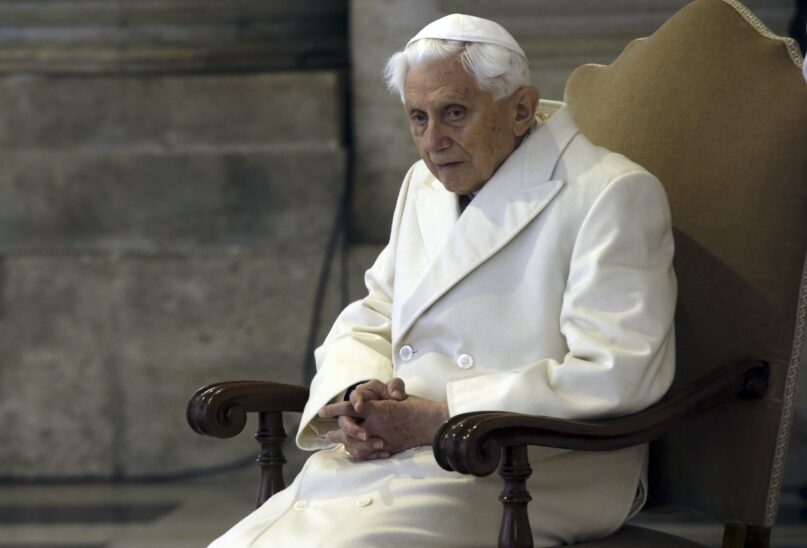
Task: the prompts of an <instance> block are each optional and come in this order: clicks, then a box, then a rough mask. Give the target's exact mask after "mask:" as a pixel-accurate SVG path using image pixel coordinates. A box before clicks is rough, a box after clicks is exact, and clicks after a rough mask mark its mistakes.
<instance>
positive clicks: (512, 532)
mask: <svg viewBox="0 0 807 548" xmlns="http://www.w3.org/2000/svg"><path fill="white" fill-rule="evenodd" d="M499 474H500V475H501V476H502V478H504V489H503V490H502V494H501V495H499V500H500V501H501V502H502V506H504V513H503V515H502V526H501V529H500V531H499V548H532V528H531V527H530V518H529V515H528V514H527V504H528V503H529V502H530V501H531V500H532V497H531V496H530V492H529V491H527V479H528V478H529V477H530V475H531V474H532V468H530V463H529V460H528V458H527V446H526V445H520V446H516V447H505V448H504V457H503V458H502V464H501V466H500V467H499Z"/></svg>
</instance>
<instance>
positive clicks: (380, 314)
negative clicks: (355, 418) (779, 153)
mask: <svg viewBox="0 0 807 548" xmlns="http://www.w3.org/2000/svg"><path fill="white" fill-rule="evenodd" d="M414 169H415V167H414V166H413V167H412V169H410V170H409V173H408V174H407V176H406V178H405V179H404V182H403V185H402V187H401V191H400V194H399V196H398V201H397V204H396V206H395V213H394V214H393V221H392V230H391V232H390V241H389V243H388V244H387V246H386V247H385V248H384V250H383V251H382V252H381V254H380V255H379V256H378V258H377V259H376V261H375V263H374V264H373V266H372V267H370V269H369V270H368V271H367V272H366V273H365V275H364V283H365V286H366V287H367V296H366V297H364V298H363V299H361V300H358V301H356V302H354V303H352V304H350V305H348V306H347V307H346V308H345V309H344V310H343V311H342V313H341V314H339V316H338V317H337V318H336V321H335V322H334V325H333V327H332V328H331V331H330V332H329V333H328V336H327V337H326V339H325V342H324V343H323V344H322V346H320V347H319V348H317V349H316V350H315V351H314V359H315V361H316V365H317V373H316V375H314V378H313V380H312V381H311V389H310V396H309V399H308V403H306V407H305V410H304V411H303V416H302V418H301V421H300V428H299V430H298V432H297V445H298V446H299V447H300V448H301V449H308V450H314V449H324V448H327V447H332V446H333V445H334V444H332V443H330V442H328V441H327V440H325V438H324V434H325V432H327V431H328V430H334V429H336V425H335V422H336V421H335V420H323V419H320V418H319V417H317V412H318V411H319V410H320V409H322V407H323V406H324V405H326V404H327V403H329V402H330V401H332V400H334V398H336V397H339V396H341V395H342V394H343V393H344V391H345V390H346V389H347V388H348V387H349V386H351V385H353V384H356V383H357V382H360V381H364V380H367V379H378V380H380V381H382V382H387V381H388V380H390V379H391V378H392V377H393V366H392V357H391V352H392V343H391V329H392V294H393V283H394V279H395V272H394V270H395V269H394V265H395V257H394V250H395V248H396V240H397V234H398V227H399V225H400V219H401V216H402V215H403V209H404V204H405V202H406V194H407V192H408V188H409V181H410V180H411V176H412V173H413V171H414Z"/></svg>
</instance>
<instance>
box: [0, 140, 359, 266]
mask: <svg viewBox="0 0 807 548" xmlns="http://www.w3.org/2000/svg"><path fill="white" fill-rule="evenodd" d="M344 177H345V152H344V151H343V150H342V149H340V148H337V147H331V146H323V147H289V148H287V149H283V148H279V147H266V148H264V149H262V150H260V149H258V150H256V149H247V150H231V151H226V150H225V151H221V150H201V151H190V152H173V151H157V152H150V151H145V152H141V151H118V152H115V153H104V152H102V153H99V152H97V151H89V152H88V151H44V152H43V151H23V152H9V151H0V196H2V197H3V199H2V200H0V254H7V253H23V252H25V253H29V252H53V253H62V252H77V251H109V252H121V253H125V252H137V253H159V252H167V251H175V252H182V251H192V250H194V249H202V248H211V247H219V248H221V247H236V248H244V247H250V248H257V249H281V248H296V247H301V248H304V249H308V248H311V249H320V248H321V247H322V246H323V245H324V242H325V238H326V237H327V234H328V233H329V231H330V230H331V225H332V223H333V219H334V216H335V214H336V209H337V207H338V203H339V196H340V193H341V191H342V188H343V186H344Z"/></svg>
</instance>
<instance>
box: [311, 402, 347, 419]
mask: <svg viewBox="0 0 807 548" xmlns="http://www.w3.org/2000/svg"><path fill="white" fill-rule="evenodd" d="M355 414H356V412H355V411H354V410H353V405H352V404H351V403H350V402H349V401H340V402H336V403H329V404H328V405H326V406H325V407H323V408H322V409H320V410H319V413H317V415H319V417H320V418H322V419H332V418H334V417H338V416H340V415H351V416H354V415H355Z"/></svg>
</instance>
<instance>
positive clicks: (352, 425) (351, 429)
mask: <svg viewBox="0 0 807 548" xmlns="http://www.w3.org/2000/svg"><path fill="white" fill-rule="evenodd" d="M336 424H338V425H339V430H340V431H341V432H342V433H344V434H345V435H346V436H348V437H350V438H354V439H357V440H361V441H367V430H365V429H364V428H362V427H361V426H359V424H358V422H356V419H354V418H353V417H349V416H347V415H341V416H340V417H339V418H338V419H337V420H336Z"/></svg>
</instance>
